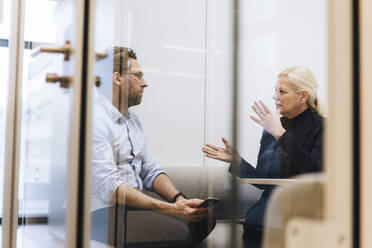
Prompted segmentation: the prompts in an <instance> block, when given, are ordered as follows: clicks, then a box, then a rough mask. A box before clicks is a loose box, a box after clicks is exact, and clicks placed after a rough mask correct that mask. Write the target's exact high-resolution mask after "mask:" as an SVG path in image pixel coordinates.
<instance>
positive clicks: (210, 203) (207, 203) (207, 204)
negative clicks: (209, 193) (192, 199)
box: [197, 197, 219, 208]
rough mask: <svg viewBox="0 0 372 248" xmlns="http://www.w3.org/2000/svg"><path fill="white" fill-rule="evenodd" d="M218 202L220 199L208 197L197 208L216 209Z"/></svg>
mask: <svg viewBox="0 0 372 248" xmlns="http://www.w3.org/2000/svg"><path fill="white" fill-rule="evenodd" d="M218 201H219V199H218V198H214V197H208V198H207V199H205V200H204V201H203V202H202V203H200V204H199V206H197V208H207V207H214V206H215V205H216V204H217V202H218Z"/></svg>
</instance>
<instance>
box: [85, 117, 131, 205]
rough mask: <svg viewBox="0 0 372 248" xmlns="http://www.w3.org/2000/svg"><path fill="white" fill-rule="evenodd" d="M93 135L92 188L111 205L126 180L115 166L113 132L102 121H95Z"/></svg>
mask: <svg viewBox="0 0 372 248" xmlns="http://www.w3.org/2000/svg"><path fill="white" fill-rule="evenodd" d="M94 122H95V123H94V127H93V133H92V147H93V149H92V187H95V188H96V189H97V190H96V192H98V194H99V197H100V198H101V199H102V200H103V201H104V202H107V203H109V202H110V201H111V199H112V197H113V195H114V193H115V192H116V190H117V188H118V187H119V186H120V185H121V184H124V178H123V177H121V176H120V172H119V170H118V168H117V166H116V164H115V160H114V155H113V151H112V147H111V144H110V136H111V132H110V129H109V127H108V124H107V123H106V122H105V121H104V120H102V119H96V120H94Z"/></svg>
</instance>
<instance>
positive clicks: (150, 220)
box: [91, 205, 216, 248]
mask: <svg viewBox="0 0 372 248" xmlns="http://www.w3.org/2000/svg"><path fill="white" fill-rule="evenodd" d="M91 218H92V219H91V238H92V239H93V240H96V241H99V242H101V243H105V244H108V245H111V246H113V247H120V248H123V247H124V248H135V247H146V248H147V247H148V248H156V247H162V248H166V247H177V248H178V247H180V248H181V247H185V248H186V247H194V246H196V245H197V244H198V243H200V242H201V241H202V240H203V239H204V238H205V237H207V236H208V234H209V233H210V232H211V231H212V230H213V228H214V227H215V225H216V218H215V216H209V217H207V218H204V219H203V220H202V221H201V222H195V223H190V224H186V223H184V222H183V221H180V220H178V219H175V218H172V217H169V216H165V215H162V214H159V213H157V212H153V211H148V210H133V209H126V208H125V207H123V206H120V205H116V206H112V207H110V208H104V209H99V210H96V211H94V212H92V214H91Z"/></svg>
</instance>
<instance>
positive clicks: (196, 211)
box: [113, 174, 208, 222]
mask: <svg viewBox="0 0 372 248" xmlns="http://www.w3.org/2000/svg"><path fill="white" fill-rule="evenodd" d="M162 175H164V174H162ZM164 176H166V175H164ZM168 181H169V182H170V180H169V179H168ZM172 185H173V184H172ZM173 187H174V186H173ZM117 194H118V195H117V201H118V202H119V203H120V204H123V205H124V204H125V205H127V206H130V207H135V208H140V209H147V210H153V211H159V212H160V213H162V214H165V215H169V216H172V217H176V218H178V219H181V220H183V221H185V222H194V221H199V220H200V219H201V218H202V217H204V216H205V215H206V214H207V213H208V209H206V208H195V207H197V206H198V205H199V204H200V203H202V202H203V201H202V200H200V199H191V200H186V199H177V202H175V203H168V202H165V201H161V200H158V199H155V198H153V197H150V196H148V195H146V194H144V193H142V192H140V191H138V190H136V189H134V188H132V187H130V186H128V185H125V184H121V185H120V186H119V188H118V189H117ZM113 200H114V201H115V196H114V199H113Z"/></svg>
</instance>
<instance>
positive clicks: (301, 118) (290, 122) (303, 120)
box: [281, 108, 315, 125]
mask: <svg viewBox="0 0 372 248" xmlns="http://www.w3.org/2000/svg"><path fill="white" fill-rule="evenodd" d="M314 114H315V113H314V111H313V110H312V109H311V108H307V109H306V110H305V111H303V112H302V113H300V114H299V115H297V116H295V117H293V118H287V117H284V116H283V117H282V118H281V121H282V123H283V125H293V124H299V123H301V124H306V120H307V119H309V118H308V117H309V116H312V115H314Z"/></svg>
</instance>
